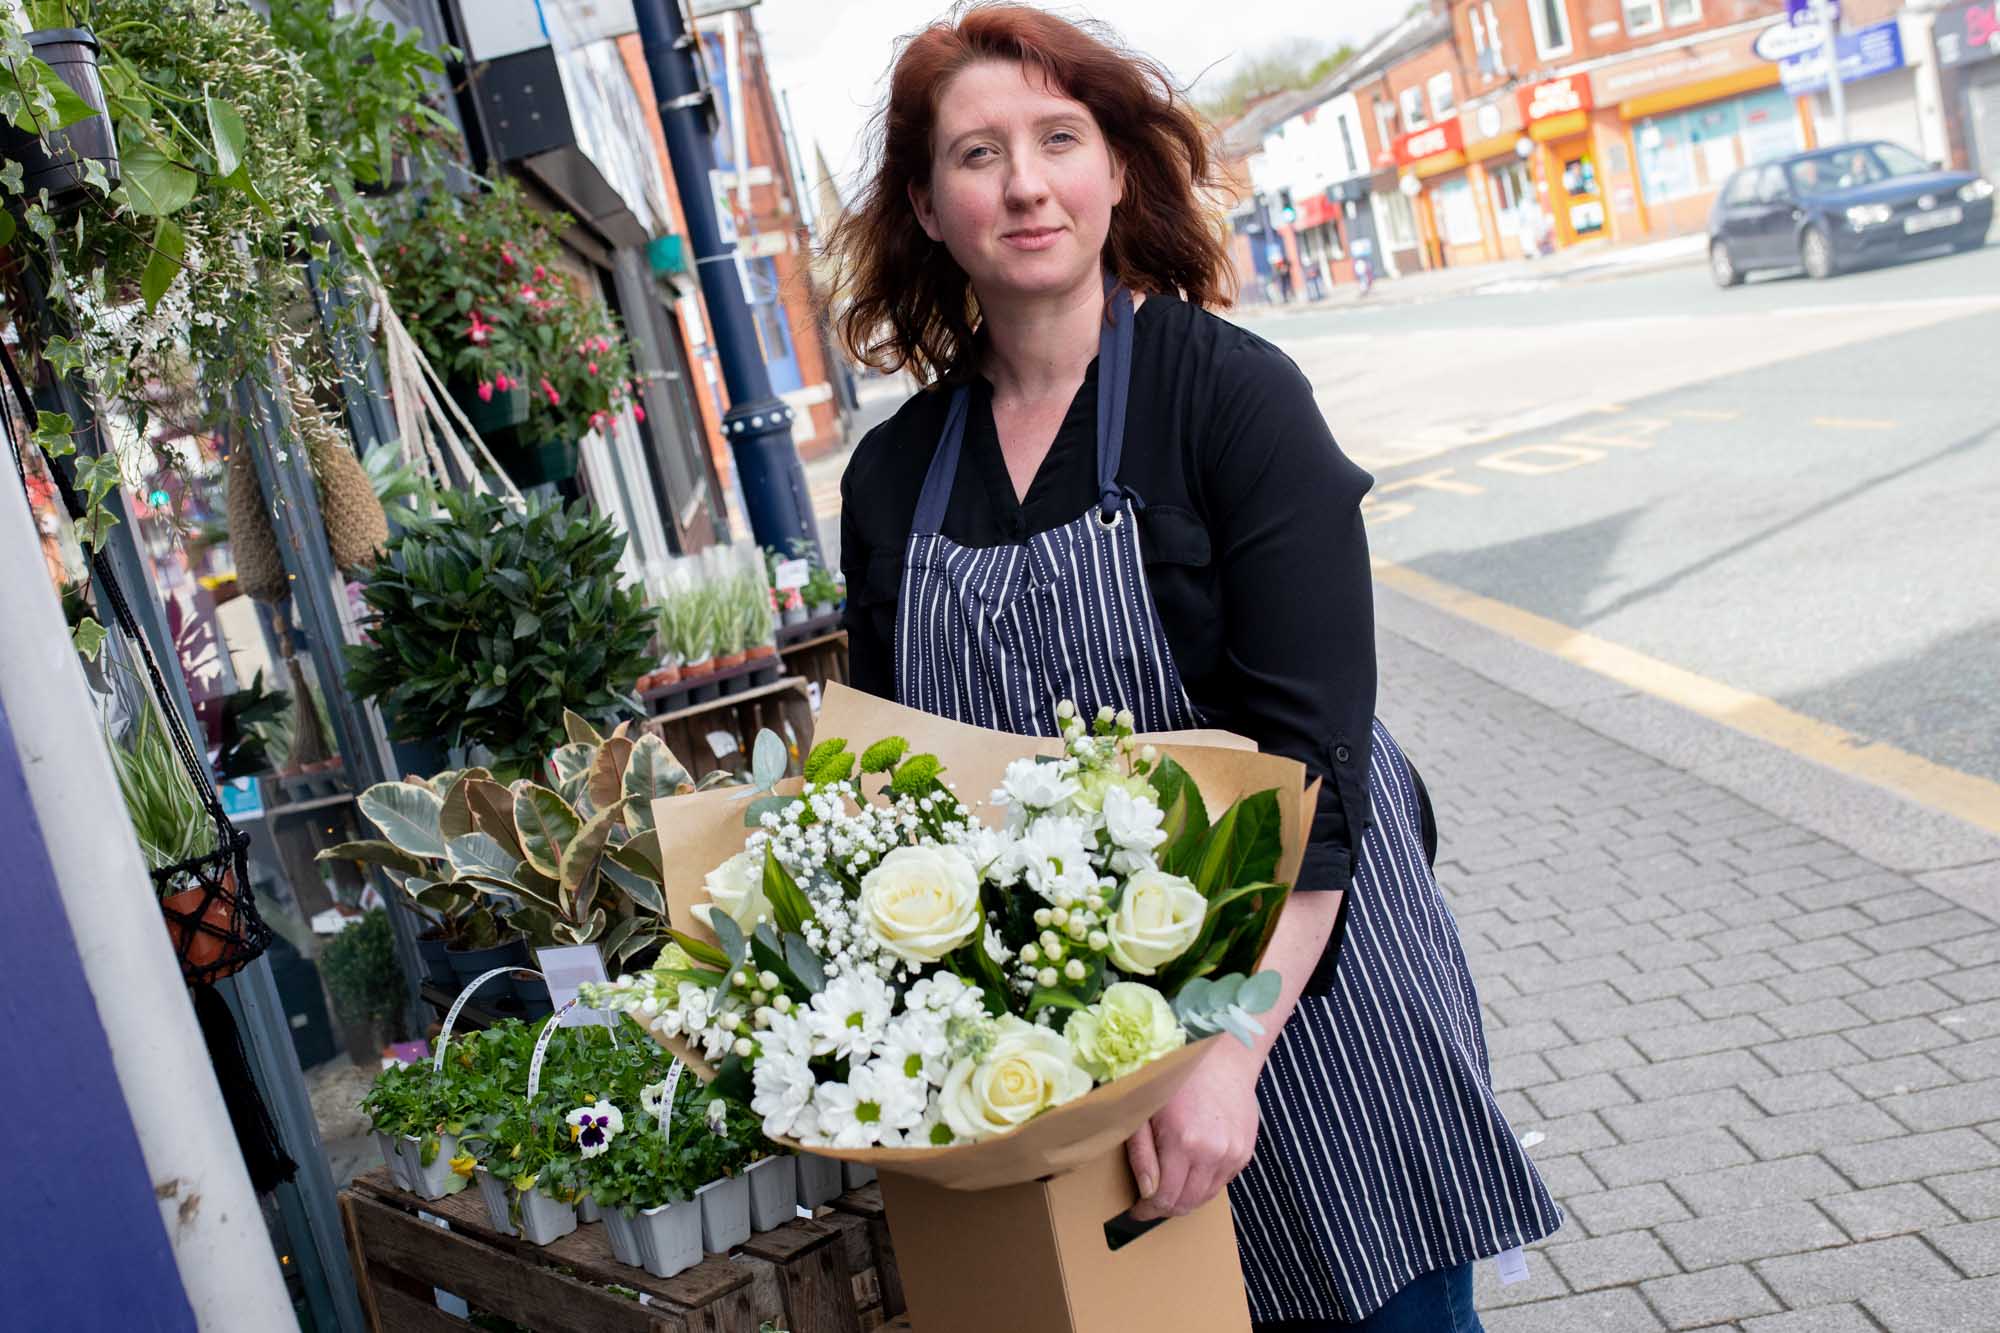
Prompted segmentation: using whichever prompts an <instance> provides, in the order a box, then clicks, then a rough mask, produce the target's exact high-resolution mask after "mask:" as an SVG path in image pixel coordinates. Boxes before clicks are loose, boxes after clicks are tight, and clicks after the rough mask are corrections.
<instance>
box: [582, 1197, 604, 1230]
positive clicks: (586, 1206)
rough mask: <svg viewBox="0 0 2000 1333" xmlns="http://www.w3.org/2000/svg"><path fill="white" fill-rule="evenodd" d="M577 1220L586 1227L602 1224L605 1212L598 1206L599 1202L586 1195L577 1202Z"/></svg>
mask: <svg viewBox="0 0 2000 1333" xmlns="http://www.w3.org/2000/svg"><path fill="white" fill-rule="evenodd" d="M576 1220H577V1221H578V1222H581V1223H583V1224H584V1225H586V1226H588V1225H589V1224H590V1223H592V1222H602V1221H603V1220H604V1210H603V1209H602V1208H599V1207H598V1206H597V1200H595V1199H593V1198H591V1197H590V1196H589V1195H588V1194H586V1195H584V1196H583V1197H582V1198H581V1199H578V1200H577V1201H576Z"/></svg>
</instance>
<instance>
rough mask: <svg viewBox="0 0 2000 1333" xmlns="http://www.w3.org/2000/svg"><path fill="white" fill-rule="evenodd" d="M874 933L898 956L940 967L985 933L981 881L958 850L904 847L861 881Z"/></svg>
mask: <svg viewBox="0 0 2000 1333" xmlns="http://www.w3.org/2000/svg"><path fill="white" fill-rule="evenodd" d="M856 907H857V909H858V912H859V915H860V917H861V920H862V922H863V923H864V925H865V926H866V928H867V930H868V933H869V934H870V935H871V936H872V937H873V938H874V939H875V940H876V941H877V942H878V943H880V944H881V946H882V947H883V948H884V949H886V950H888V951H889V952H890V953H892V954H894V955H896V957H898V958H901V959H904V960H906V961H908V962H912V963H935V962H937V961H938V960H939V959H941V958H943V957H944V956H945V955H946V954H948V953H950V952H951V951H952V950H953V949H956V948H957V947H958V946H959V945H961V944H963V943H965V942H966V941H967V940H969V939H971V938H972V937H973V935H974V934H976V933H977V932H978V930H979V927H980V924H981V921H980V915H979V876H978V874H977V873H976V872H975V871H974V870H973V868H972V863H971V862H970V861H968V860H967V859H966V858H965V855H964V853H962V852H960V851H959V850H958V849H957V848H955V847H898V848H896V849H895V850H894V851H892V852H890V853H889V854H888V855H887V856H885V857H883V858H882V862H881V864H880V865H878V866H876V867H875V868H874V869H873V870H870V871H869V872H868V873H867V875H865V876H864V877H863V878H862V880H861V898H860V901H859V902H858V903H856Z"/></svg>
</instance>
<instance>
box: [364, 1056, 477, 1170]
mask: <svg viewBox="0 0 2000 1333" xmlns="http://www.w3.org/2000/svg"><path fill="white" fill-rule="evenodd" d="M501 1036H504V1034H496V1044H497V1040H498V1039H499V1038H500V1037H501ZM474 1050H476V1048H469V1049H468V1050H467V1051H463V1052H459V1053H457V1054H458V1059H457V1060H456V1061H452V1060H447V1062H446V1065H445V1067H444V1068H443V1069H442V1070H434V1069H433V1068H432V1067H431V1065H430V1064H429V1063H427V1062H426V1063H419V1064H413V1065H404V1064H391V1065H389V1066H388V1067H386V1068H385V1069H383V1070H382V1072H381V1073H380V1074H378V1075H377V1076H376V1078H375V1083H374V1086H373V1087H371V1088H370V1089H369V1090H368V1095H367V1096H365V1097H363V1098H362V1099H361V1110H362V1111H363V1112H364V1113H365V1114H366V1115H367V1116H368V1118H369V1123H370V1125H371V1126H372V1128H373V1130H374V1133H375V1137H376V1142H377V1144H378V1145H379V1146H380V1147H381V1149H382V1157H383V1161H384V1162H385V1163H386V1164H387V1165H388V1167H389V1171H390V1174H391V1175H392V1176H394V1177H395V1178H396V1180H397V1182H398V1183H399V1184H401V1185H402V1186H403V1187H404V1188H405V1189H407V1190H409V1191H410V1192H412V1193H413V1194H418V1195H421V1196H422V1197H424V1198H426V1199H441V1198H443V1197H444V1196H446V1195H447V1194H456V1193H458V1192H459V1191H460V1190H462V1189H464V1188H465V1186H466V1183H467V1180H468V1179H469V1175H470V1171H469V1167H468V1165H467V1163H466V1160H465V1158H464V1156H463V1154H462V1153H461V1151H460V1147H461V1139H462V1138H463V1136H464V1135H465V1134H466V1133H467V1132H468V1131H469V1130H471V1129H473V1128H476V1127H477V1124H478V1117H479V1115H480V1112H481V1110H482V1103H483V1102H484V1101H487V1100H490V1099H491V1098H492V1097H493V1095H494V1089H493V1087H492V1078H491V1074H490V1072H489V1071H485V1070H482V1069H480V1068H479V1067H478V1065H477V1064H476V1063H475V1061H474V1058H473V1051H474Z"/></svg>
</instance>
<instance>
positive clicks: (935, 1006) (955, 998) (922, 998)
mask: <svg viewBox="0 0 2000 1333" xmlns="http://www.w3.org/2000/svg"><path fill="white" fill-rule="evenodd" d="M903 1008H904V1010H905V1011H906V1012H911V1013H914V1012H918V1011H927V1012H931V1013H935V1014H938V1015H940V1016H942V1017H945V1018H972V1017H974V1016H976V1015H978V1014H981V1013H984V1012H985V1011H986V997H985V993H984V992H983V991H981V990H980V989H979V987H977V986H975V985H973V984H972V983H971V982H969V981H967V980H966V979H965V978H963V977H960V976H957V975H954V974H953V973H950V972H934V973H932V974H931V975H930V976H927V977H924V978H922V979H920V980H918V981H917V982H916V983H915V984H914V985H912V986H911V987H910V989H909V992H908V993H907V994H906V995H904V997H903Z"/></svg>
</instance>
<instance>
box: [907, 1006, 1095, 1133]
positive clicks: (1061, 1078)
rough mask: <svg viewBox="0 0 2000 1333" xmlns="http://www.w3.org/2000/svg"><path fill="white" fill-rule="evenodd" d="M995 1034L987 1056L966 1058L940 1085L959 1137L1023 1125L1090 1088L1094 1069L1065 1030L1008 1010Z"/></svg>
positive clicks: (949, 1118)
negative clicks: (1085, 1064)
mask: <svg viewBox="0 0 2000 1333" xmlns="http://www.w3.org/2000/svg"><path fill="white" fill-rule="evenodd" d="M995 1034H996V1035H995V1036H994V1038H993V1042H992V1045H990V1046H989V1047H987V1049H986V1053H985V1055H984V1057H983V1058H981V1059H979V1060H977V1061H975V1060H972V1059H964V1060H960V1061H959V1062H958V1063H957V1064H956V1065H954V1066H953V1067H952V1070H951V1073H949V1074H948V1075H946V1076H945V1081H944V1087H943V1088H942V1089H941V1090H940V1091H939V1094H938V1101H939V1104H940V1105H941V1107H942V1108H943V1112H944V1121H945V1123H946V1124H947V1125H949V1126H950V1127H951V1132H952V1133H953V1134H955V1135H957V1136H958V1137H959V1138H962V1139H983V1138H989V1137H991V1136H992V1135H995V1134H1004V1133H1006V1132H1007V1131H1008V1130H1011V1129H1018V1128H1019V1127H1020V1126H1022V1125H1024V1124H1026V1123H1027V1122H1028V1121H1030V1120H1032V1119H1033V1118H1034V1117H1036V1116H1038V1115H1040V1114H1041V1113H1042V1112H1043V1111H1046V1110H1048V1109H1049V1108H1050V1107H1053V1106H1061V1105H1062V1104H1063V1103H1065V1102H1070V1101H1074V1100H1076V1099H1077V1098H1078V1097H1081V1096H1083V1095H1084V1094H1085V1093H1087V1092H1089V1091H1090V1089H1091V1086H1092V1083H1093V1080H1092V1079H1091V1077H1090V1074H1089V1072H1088V1071H1087V1070H1085V1069H1084V1068H1083V1066H1082V1065H1080V1064H1078V1063H1077V1059H1076V1052H1075V1051H1074V1050H1072V1049H1070V1044H1069V1043H1068V1042H1067V1041H1064V1040H1063V1038H1062V1036H1061V1035H1060V1034H1059V1033H1057V1032H1055V1031H1053V1030H1052V1029H1050V1028H1045V1027H1037V1026H1036V1025H1035V1024H1033V1023H1029V1022H1026V1021H1025V1020H1023V1019H1020V1018H1017V1017H1015V1016H1014V1015H1012V1014H1008V1015H1006V1016H1005V1017H1003V1018H1001V1019H1000V1020H999V1022H998V1024H997V1025H996V1026H995Z"/></svg>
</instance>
